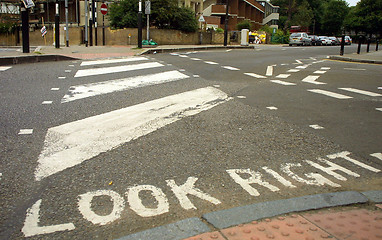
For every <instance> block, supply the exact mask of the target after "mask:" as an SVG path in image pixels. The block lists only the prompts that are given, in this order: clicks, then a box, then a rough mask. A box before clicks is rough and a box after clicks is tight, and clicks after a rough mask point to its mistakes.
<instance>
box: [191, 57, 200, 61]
mask: <svg viewBox="0 0 382 240" xmlns="http://www.w3.org/2000/svg"><path fill="white" fill-rule="evenodd" d="M190 59H191V60H193V61H200V60H202V59H200V58H190Z"/></svg>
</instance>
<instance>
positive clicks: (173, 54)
mask: <svg viewBox="0 0 382 240" xmlns="http://www.w3.org/2000/svg"><path fill="white" fill-rule="evenodd" d="M170 55H172V56H178V55H179V54H178V53H170Z"/></svg>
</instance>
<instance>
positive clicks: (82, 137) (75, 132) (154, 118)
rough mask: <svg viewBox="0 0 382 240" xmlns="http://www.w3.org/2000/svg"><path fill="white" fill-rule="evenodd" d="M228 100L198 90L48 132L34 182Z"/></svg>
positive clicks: (219, 93) (207, 90) (215, 92)
mask: <svg viewBox="0 0 382 240" xmlns="http://www.w3.org/2000/svg"><path fill="white" fill-rule="evenodd" d="M228 100H230V98H229V97H228V96H227V95H226V94H225V93H224V92H222V91H220V90H218V89H216V88H213V87H207V88H200V89H196V90H193V91H189V92H184V93H180V94H176V95H172V96H168V97H164V98H161V99H157V100H153V101H149V102H145V103H141V104H138V105H134V106H130V107H127V108H123V109H119V110H116V111H112V112H109V113H104V114H101V115H97V116H93V117H89V118H86V119H82V120H78V121H75V122H71V123H67V124H63V125H60V126H57V127H53V128H50V129H48V133H47V134H46V137H45V142H44V149H43V151H42V152H41V154H40V156H39V159H38V166H37V168H36V170H35V179H36V180H37V181H40V180H41V179H43V178H45V177H48V176H50V175H52V174H55V173H57V172H60V171H62V170H65V169H67V168H70V167H73V166H76V165H78V164H80V163H82V162H83V161H86V160H89V159H90V158H93V157H95V156H97V155H99V154H100V153H102V152H106V151H108V150H111V149H113V148H116V147H118V146H120V145H121V144H123V143H126V142H129V141H131V140H134V139H137V138H139V137H141V136H144V135H146V134H149V133H151V132H154V131H155V130H157V129H159V128H162V127H164V126H166V125H168V124H170V123H173V122H176V121H178V120H179V119H181V118H184V117H186V116H192V115H195V114H198V113H200V112H202V111H205V110H208V109H210V108H212V107H215V106H217V105H219V104H221V103H224V102H226V101H228Z"/></svg>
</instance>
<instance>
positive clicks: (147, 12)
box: [145, 1, 151, 15]
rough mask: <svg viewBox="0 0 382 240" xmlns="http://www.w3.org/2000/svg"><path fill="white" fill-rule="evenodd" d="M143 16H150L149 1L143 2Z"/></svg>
mask: <svg viewBox="0 0 382 240" xmlns="http://www.w3.org/2000/svg"><path fill="white" fill-rule="evenodd" d="M145 14H147V15H149V14H151V2H150V1H146V2H145Z"/></svg>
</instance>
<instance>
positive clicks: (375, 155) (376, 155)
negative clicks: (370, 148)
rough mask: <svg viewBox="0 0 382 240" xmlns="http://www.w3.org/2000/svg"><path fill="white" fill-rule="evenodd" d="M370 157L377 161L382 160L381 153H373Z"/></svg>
mask: <svg viewBox="0 0 382 240" xmlns="http://www.w3.org/2000/svg"><path fill="white" fill-rule="evenodd" d="M370 156H372V157H375V158H378V159H379V160H382V153H373V154H370Z"/></svg>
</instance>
